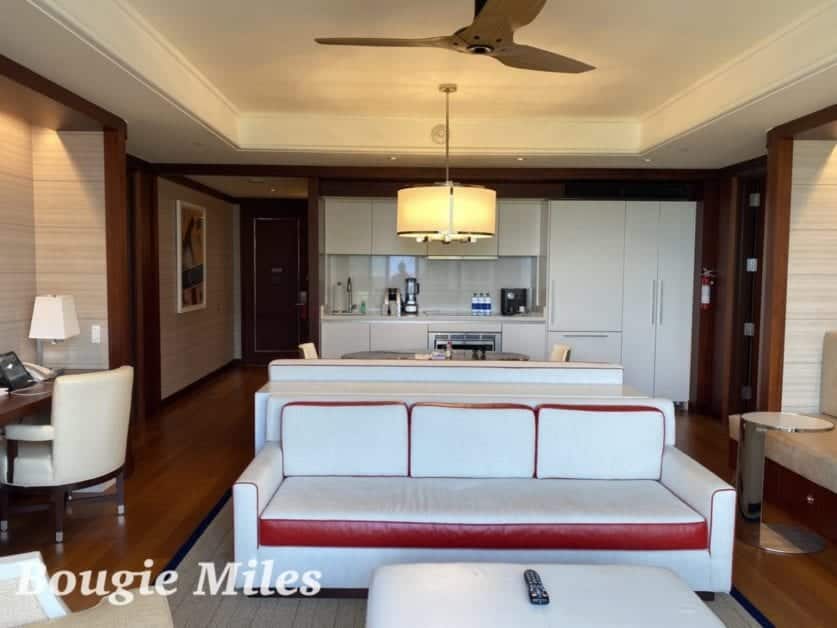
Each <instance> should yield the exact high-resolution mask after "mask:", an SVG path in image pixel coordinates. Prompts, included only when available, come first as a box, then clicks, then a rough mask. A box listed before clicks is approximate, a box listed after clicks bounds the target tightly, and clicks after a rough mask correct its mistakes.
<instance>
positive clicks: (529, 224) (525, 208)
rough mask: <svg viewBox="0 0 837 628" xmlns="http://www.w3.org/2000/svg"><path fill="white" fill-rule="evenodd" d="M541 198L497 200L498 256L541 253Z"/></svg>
mask: <svg viewBox="0 0 837 628" xmlns="http://www.w3.org/2000/svg"><path fill="white" fill-rule="evenodd" d="M543 214H544V202H543V201H541V200H537V199H533V200H519V201H506V200H503V201H498V203H497V241H498V244H499V254H500V256H501V257H502V256H507V257H510V256H522V257H538V256H539V255H541V253H542V251H541V224H542V222H543Z"/></svg>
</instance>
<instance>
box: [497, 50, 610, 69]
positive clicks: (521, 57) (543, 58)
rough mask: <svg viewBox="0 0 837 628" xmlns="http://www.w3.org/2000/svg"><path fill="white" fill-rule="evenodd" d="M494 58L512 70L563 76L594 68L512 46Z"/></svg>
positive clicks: (563, 58) (542, 51) (553, 55)
mask: <svg viewBox="0 0 837 628" xmlns="http://www.w3.org/2000/svg"><path fill="white" fill-rule="evenodd" d="M493 56H494V58H495V59H497V61H499V62H500V63H503V64H505V65H508V66H510V67H512V68H521V69H523V70H538V71H540V72H563V73H565V74H580V73H582V72H589V71H590V70H595V69H596V68H595V67H593V66H592V65H588V64H586V63H584V62H582V61H579V60H577V59H571V58H570V57H565V56H564V55H559V54H555V53H554V52H549V51H548V50H543V49H541V48H535V47H534V46H524V45H521V44H513V45H510V46H506V47H504V48H503V49H502V50H500V51H498V52H495V53H494V55H493Z"/></svg>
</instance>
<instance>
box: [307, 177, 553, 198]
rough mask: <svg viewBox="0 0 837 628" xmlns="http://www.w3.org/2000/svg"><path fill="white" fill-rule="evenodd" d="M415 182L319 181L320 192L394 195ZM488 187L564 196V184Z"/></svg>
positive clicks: (510, 194)
mask: <svg viewBox="0 0 837 628" xmlns="http://www.w3.org/2000/svg"><path fill="white" fill-rule="evenodd" d="M415 184H416V181H415V180H412V181H410V180H400V181H378V180H369V179H354V180H348V179H323V180H322V181H320V195H321V196H364V197H379V198H393V197H395V196H396V195H397V194H398V190H400V189H402V188H405V187H409V186H411V185H415ZM491 188H492V189H493V190H494V191H496V192H497V196H498V197H500V198H547V199H559V198H563V197H564V184H563V183H537V182H531V183H529V182H525V181H523V182H493V183H492V184H491Z"/></svg>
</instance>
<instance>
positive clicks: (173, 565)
mask: <svg viewBox="0 0 837 628" xmlns="http://www.w3.org/2000/svg"><path fill="white" fill-rule="evenodd" d="M231 497H232V489H227V490H226V492H224V494H223V495H222V496H221V499H219V500H218V502H217V503H216V504H215V505H214V506H213V507H212V510H210V511H209V513H207V515H206V516H205V517H204V518H203V519H202V520H201V522H200V523H199V524H198V527H197V528H195V529H194V531H193V532H192V534H190V535H189V538H188V539H186V541H185V542H184V543H183V545H181V546H180V549H178V550H177V552H176V553H175V555H174V556H173V557H172V559H171V560H170V561H169V562H168V563H166V566H165V567H164V568H163V571H175V570H176V569H177V568H178V567H179V566H180V563H182V562H183V559H184V558H186V554H188V553H189V551H190V550H191V549H192V548H193V547H194V546H195V543H197V542H198V539H199V538H201V536H202V535H203V533H204V532H206V529H207V528H208V527H209V526H210V524H211V523H212V522H213V521H214V520H215V517H217V516H218V513H219V512H221V509H222V508H223V507H224V506H226V505H227V502H228V501H230V498H231ZM730 595H731V596H732V597H733V599H735V601H736V602H738V603H739V604H741V606H743V607H744V610H746V611H747V612H748V613H749V614H750V616H751V617H752V618H753V619H755V620H756V621H757V622H758V623H759V625H761V626H762V627H763V628H776V625H775V624H774V623H773V622H771V621H770V620H769V619H767V617H766V616H765V615H764V613H762V612H761V611H760V610H759V609H758V608H757V607H756V605H755V604H753V603H752V602H751V601H750V600H749V599H747V596H746V595H744V594H743V593H741V591H739V590H738V589H737V588H736V587H732V591H730Z"/></svg>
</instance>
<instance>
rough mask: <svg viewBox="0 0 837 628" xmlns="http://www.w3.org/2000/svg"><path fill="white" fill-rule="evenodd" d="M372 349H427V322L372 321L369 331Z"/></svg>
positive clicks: (420, 350)
mask: <svg viewBox="0 0 837 628" xmlns="http://www.w3.org/2000/svg"><path fill="white" fill-rule="evenodd" d="M369 346H370V347H371V349H372V351H414V352H415V351H418V352H420V353H424V352H426V351H427V324H426V323H410V322H406V321H404V320H400V321H398V322H392V323H372V325H371V329H370V333H369Z"/></svg>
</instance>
